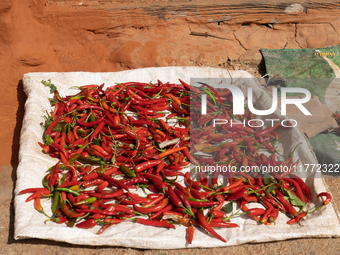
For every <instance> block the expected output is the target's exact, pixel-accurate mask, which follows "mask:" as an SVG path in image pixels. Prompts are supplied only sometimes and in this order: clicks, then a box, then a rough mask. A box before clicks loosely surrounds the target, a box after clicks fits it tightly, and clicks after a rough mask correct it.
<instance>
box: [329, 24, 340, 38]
mask: <svg viewBox="0 0 340 255" xmlns="http://www.w3.org/2000/svg"><path fill="white" fill-rule="evenodd" d="M329 25H331V27H332V28H333V29H334V31H335V33H336V34H337V35H338V36H339V33H338V31H337V30H336V29H335V27H334V26H333V24H332V23H331V22H329Z"/></svg>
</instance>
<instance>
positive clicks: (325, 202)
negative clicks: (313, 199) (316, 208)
mask: <svg viewBox="0 0 340 255" xmlns="http://www.w3.org/2000/svg"><path fill="white" fill-rule="evenodd" d="M317 197H318V198H319V197H326V200H324V201H323V204H324V205H328V204H329V203H330V202H331V201H332V197H331V195H330V194H329V193H327V192H321V193H320V194H318V196H317Z"/></svg>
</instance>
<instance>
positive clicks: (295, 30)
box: [294, 24, 302, 49]
mask: <svg viewBox="0 0 340 255" xmlns="http://www.w3.org/2000/svg"><path fill="white" fill-rule="evenodd" d="M296 37H297V24H295V35H294V39H295V42H296V43H297V44H298V45H299V47H300V48H301V49H302V47H301V45H300V43H299V42H298V41H297V40H296Z"/></svg>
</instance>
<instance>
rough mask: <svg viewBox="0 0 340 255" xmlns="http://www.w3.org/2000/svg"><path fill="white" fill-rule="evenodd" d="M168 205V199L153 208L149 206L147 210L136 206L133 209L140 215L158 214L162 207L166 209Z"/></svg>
mask: <svg viewBox="0 0 340 255" xmlns="http://www.w3.org/2000/svg"><path fill="white" fill-rule="evenodd" d="M168 204H169V199H167V198H164V199H163V200H162V201H161V202H159V203H158V204H157V205H155V206H151V207H148V208H143V207H139V206H137V205H133V208H134V209H135V210H136V211H137V212H140V213H143V214H147V213H154V212H158V211H160V210H162V209H163V208H164V207H166V206H167V205H168Z"/></svg>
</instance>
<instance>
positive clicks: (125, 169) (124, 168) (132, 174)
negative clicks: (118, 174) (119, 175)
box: [120, 163, 136, 177]
mask: <svg viewBox="0 0 340 255" xmlns="http://www.w3.org/2000/svg"><path fill="white" fill-rule="evenodd" d="M120 170H121V171H122V172H123V173H124V174H127V175H128V176H129V177H136V173H135V172H134V171H133V170H131V169H130V168H128V167H127V166H125V164H124V163H122V164H121V165H120Z"/></svg>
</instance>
